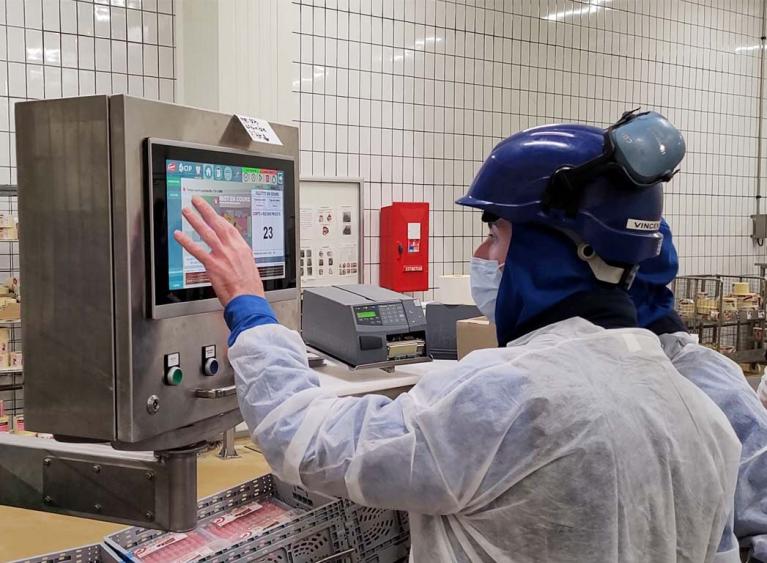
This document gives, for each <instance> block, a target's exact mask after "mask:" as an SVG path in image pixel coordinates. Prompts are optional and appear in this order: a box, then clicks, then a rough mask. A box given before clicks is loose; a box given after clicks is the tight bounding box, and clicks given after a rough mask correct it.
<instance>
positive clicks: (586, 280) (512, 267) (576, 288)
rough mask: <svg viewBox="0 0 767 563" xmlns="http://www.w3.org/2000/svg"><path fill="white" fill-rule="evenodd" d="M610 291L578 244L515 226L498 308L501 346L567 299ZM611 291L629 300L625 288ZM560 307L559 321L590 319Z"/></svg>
mask: <svg viewBox="0 0 767 563" xmlns="http://www.w3.org/2000/svg"><path fill="white" fill-rule="evenodd" d="M605 287H606V285H605V284H602V283H600V282H599V281H597V280H596V278H594V275H593V274H592V272H591V269H590V268H589V266H588V264H586V263H585V262H583V261H582V260H580V259H579V258H578V255H577V254H576V248H575V243H574V242H573V241H571V240H570V239H569V238H568V237H567V236H566V235H564V234H563V233H560V232H558V231H555V230H553V229H547V228H545V227H539V226H536V225H531V224H521V225H518V224H515V225H514V226H513V229H512V237H511V245H510V246H509V253H508V256H507V258H506V266H505V267H504V269H503V277H502V278H501V285H500V288H499V290H498V299H497V301H496V306H495V318H496V328H497V335H498V342H499V344H500V345H501V346H505V345H506V344H507V343H508V342H510V341H511V340H513V339H515V338H517V337H519V336H522V335H523V334H525V332H527V330H525V328H526V327H529V326H530V321H532V320H534V319H535V318H536V317H541V316H544V315H543V314H544V313H547V312H549V311H550V310H551V309H552V308H553V307H555V306H556V305H558V304H562V302H563V301H566V300H567V299H568V298H570V297H572V296H574V295H576V294H589V293H594V292H597V291H604V290H605ZM609 290H610V291H617V292H620V293H621V294H623V295H624V296H625V292H624V291H623V290H619V289H617V288H609ZM624 299H625V300H626V301H628V298H627V297H624ZM560 307H561V308H562V309H563V310H562V311H557V313H558V315H557V317H558V318H556V320H562V319H565V318H568V317H570V316H575V315H579V316H587V315H584V314H583V310H582V309H580V310H578V311H576V309H575V308H574V307H573V306H572V300H571V301H568V303H567V304H566V305H560ZM570 313H572V314H570ZM631 314H632V315H633V307H632V311H631ZM551 320H555V319H551ZM535 328H537V327H535Z"/></svg>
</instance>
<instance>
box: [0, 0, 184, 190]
mask: <svg viewBox="0 0 767 563" xmlns="http://www.w3.org/2000/svg"><path fill="white" fill-rule="evenodd" d="M173 14H174V5H173V0H111V1H110V0H95V1H94V0H89V1H88V0H0V184H7V183H14V182H15V181H16V178H15V168H14V165H15V160H16V149H15V142H14V131H15V126H14V120H13V106H14V104H15V103H16V102H18V101H21V100H28V99H38V98H58V97H62V96H65V97H67V96H78V95H87V94H97V93H98V94H111V93H129V94H131V95H135V96H144V97H147V98H153V99H162V100H167V101H173V99H174V84H175V70H174V46H175V42H174V31H173V27H174V22H173V18H174V15H173Z"/></svg>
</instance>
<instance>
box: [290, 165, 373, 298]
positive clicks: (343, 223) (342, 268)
mask: <svg viewBox="0 0 767 563" xmlns="http://www.w3.org/2000/svg"><path fill="white" fill-rule="evenodd" d="M360 190H361V184H360V183H359V181H357V180H355V181H347V180H338V181H336V180H332V179H327V180H324V179H323V180H303V181H302V182H301V193H300V202H301V207H300V229H301V233H300V240H301V250H300V257H299V260H300V263H299V271H300V273H301V283H302V285H304V286H307V287H311V286H318V285H332V284H344V283H359V282H360V281H361V279H360V274H361V263H362V257H361V246H360V233H361V225H360V213H361V212H360V203H359V197H360V193H361V191H360Z"/></svg>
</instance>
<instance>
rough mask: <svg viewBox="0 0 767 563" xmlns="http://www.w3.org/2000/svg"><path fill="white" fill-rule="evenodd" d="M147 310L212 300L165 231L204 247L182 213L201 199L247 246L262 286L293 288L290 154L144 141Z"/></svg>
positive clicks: (206, 284)
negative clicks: (148, 245)
mask: <svg viewBox="0 0 767 563" xmlns="http://www.w3.org/2000/svg"><path fill="white" fill-rule="evenodd" d="M147 144H148V162H149V171H150V173H151V182H150V184H151V185H150V193H151V197H152V209H151V217H150V224H151V226H152V236H151V238H152V243H151V244H152V252H151V262H152V263H151V270H152V272H153V274H152V281H153V284H152V293H153V304H154V308H153V314H154V313H155V312H156V311H155V309H156V308H157V307H162V306H164V305H171V304H175V303H188V302H193V301H200V300H205V299H215V294H214V292H213V289H212V288H211V285H210V280H209V279H208V276H207V274H206V272H205V268H203V266H202V264H201V263H200V262H199V261H198V260H197V259H195V258H194V257H193V256H192V255H191V254H189V253H188V252H186V251H185V250H184V249H183V248H182V247H181V245H179V244H178V243H177V242H176V240H175V238H174V237H173V233H174V232H175V231H177V230H179V231H182V232H184V233H186V234H188V235H189V236H190V237H192V239H194V240H195V241H197V242H198V243H199V244H200V245H202V246H203V247H204V248H206V249H207V245H206V244H205V243H204V242H203V241H202V240H201V239H200V237H199V235H198V234H197V233H196V232H195V231H194V229H193V228H192V226H191V225H190V224H189V222H188V221H187V220H186V219H185V218H184V216H183V215H182V210H183V209H184V208H185V207H189V208H192V198H193V197H195V196H199V197H201V198H203V199H204V200H205V201H207V202H208V203H209V204H210V205H211V206H213V208H214V209H215V210H216V211H217V212H218V213H219V214H220V215H221V216H222V217H224V219H226V220H227V221H229V222H230V223H231V224H232V225H234V227H235V228H236V229H237V230H238V231H239V233H240V234H241V235H242V237H243V238H244V239H245V241H246V242H247V243H248V245H249V246H250V247H251V249H252V251H253V259H254V260H255V262H256V264H257V266H258V269H259V273H260V274H261V279H262V280H263V282H264V288H265V290H266V291H267V295H268V292H270V291H275V290H282V289H293V288H295V287H296V265H295V240H296V239H295V236H296V227H295V221H296V216H295V175H294V174H295V172H294V171H295V164H294V161H293V159H292V158H290V157H281V156H279V155H260V154H257V153H250V152H245V151H237V150H233V149H226V148H219V147H204V146H200V145H187V144H183V143H176V142H173V141H160V140H154V139H149V140H148V141H147Z"/></svg>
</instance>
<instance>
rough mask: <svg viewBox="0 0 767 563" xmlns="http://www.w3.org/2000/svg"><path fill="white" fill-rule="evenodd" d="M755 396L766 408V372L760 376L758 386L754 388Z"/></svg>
mask: <svg viewBox="0 0 767 563" xmlns="http://www.w3.org/2000/svg"><path fill="white" fill-rule="evenodd" d="M756 395H757V397H759V400H760V401H761V402H762V404H763V405H764V406H765V407H766V408H767V371H765V373H763V374H762V379H761V380H760V381H759V386H758V387H757V388H756Z"/></svg>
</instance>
